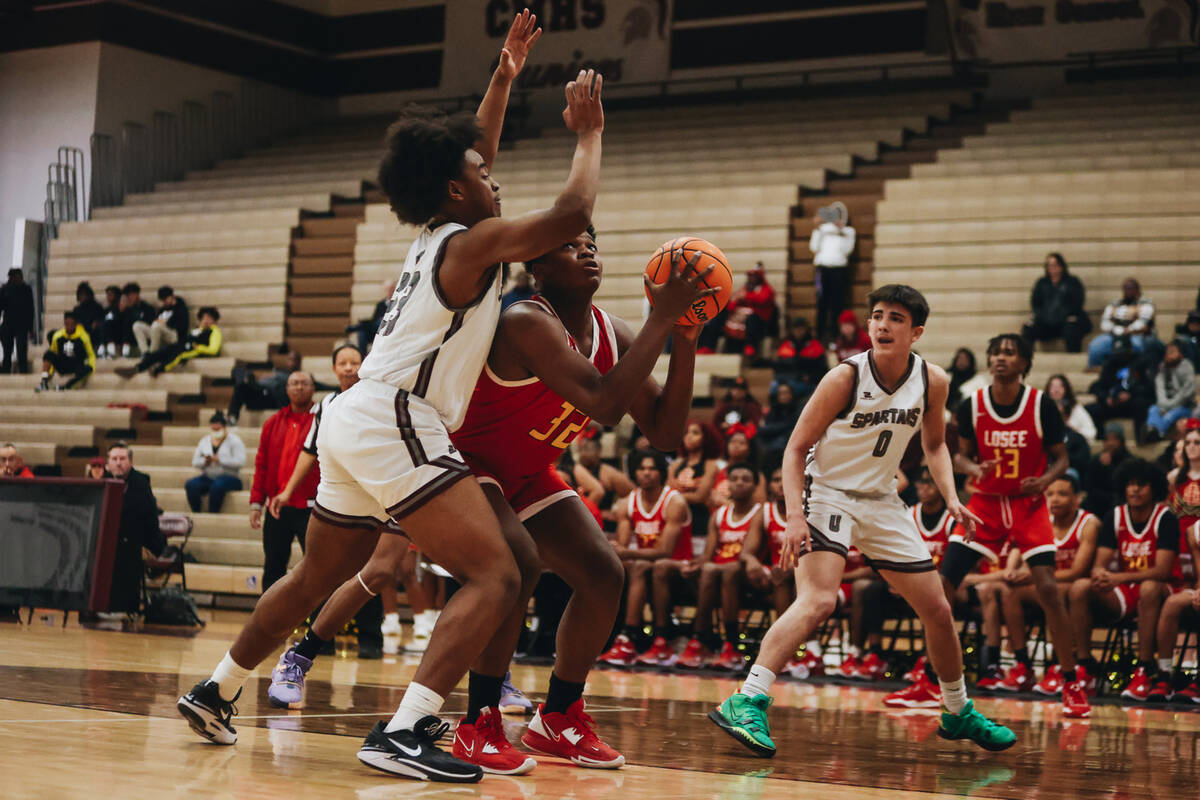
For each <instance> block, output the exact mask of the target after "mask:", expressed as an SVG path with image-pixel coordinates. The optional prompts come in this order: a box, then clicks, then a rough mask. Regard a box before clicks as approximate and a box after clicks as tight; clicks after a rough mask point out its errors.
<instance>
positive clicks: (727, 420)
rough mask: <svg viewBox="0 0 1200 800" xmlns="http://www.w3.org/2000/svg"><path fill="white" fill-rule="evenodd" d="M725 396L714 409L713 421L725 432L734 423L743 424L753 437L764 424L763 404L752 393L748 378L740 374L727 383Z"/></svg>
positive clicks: (747, 432) (748, 433)
mask: <svg viewBox="0 0 1200 800" xmlns="http://www.w3.org/2000/svg"><path fill="white" fill-rule="evenodd" d="M726 385H727V387H728V388H726V390H725V394H724V396H723V397H722V398H721V400H720V402H718V403H717V405H716V408H714V409H713V416H712V421H713V424H714V425H716V426H717V429H718V430H720V431H721V432H722V433H725V432H726V431H728V430H729V428H730V427H731V426H733V425H738V424H740V425H742V427H743V429H744V430H745V431H746V434H747V435H748V436H749V437H750V438H751V439H753V438H754V436H755V435H756V434H757V433H758V426H759V425H760V424H762V418H763V410H762V405H761V404H760V403H759V402H758V401H757V400H755V399H754V395H752V394H750V390H749V388H747V386H746V379H745V378H743V377H741V376H740V375H739V376H738V377H736V378H734V379H733V380H732V381H730V382H729V383H728V384H726Z"/></svg>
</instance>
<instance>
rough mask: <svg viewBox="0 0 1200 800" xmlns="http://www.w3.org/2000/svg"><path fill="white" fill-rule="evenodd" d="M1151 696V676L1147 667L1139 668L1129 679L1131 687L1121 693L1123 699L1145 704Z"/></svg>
mask: <svg viewBox="0 0 1200 800" xmlns="http://www.w3.org/2000/svg"><path fill="white" fill-rule="evenodd" d="M1149 696H1150V676H1149V675H1147V674H1146V668H1145V667H1138V668H1137V669H1135V670H1134V671H1133V677H1132V678H1130V679H1129V685H1128V686H1126V687H1125V691H1123V692H1121V697H1124V698H1125V699H1126V700H1136V701H1138V702H1139V703H1144V702H1146V698H1147V697H1149Z"/></svg>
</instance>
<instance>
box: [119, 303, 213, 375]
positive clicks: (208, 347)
mask: <svg viewBox="0 0 1200 800" xmlns="http://www.w3.org/2000/svg"><path fill="white" fill-rule="evenodd" d="M198 313H199V315H200V327H198V328H193V329H192V330H191V331H188V334H187V336H186V337H185V338H184V339H183V340H182V341H178V342H175V344H169V345H166V346H165V347H163V348H161V349H159V350H154V351H152V352H150V353H146V354H145V355H144V356H142V359H141V360H140V361H138V363H137V366H136V367H118V368H117V369H116V370H114V372H116V373H117V374H118V375H120V376H121V377H122V378H130V377H133V376H134V375H135V374H137V373H139V372H145V371H146V370H150V374H151V375H153V376H155V377H158V376H159V375H161V374H163V373H164V372H170V371H171V370H173V369H175V368H176V367H178V366H179V365H180V364H182V363H183V362H185V361H190V360H192V359H193V358H199V357H204V358H213V357H215V356H218V355H220V353H221V345H222V343H223V340H224V337H223V336H222V335H221V329H220V328H219V327H217V320H219V319H220V318H221V312H220V311H218V310H217V309H216V308H214V307H213V306H203V307H202V308H201V309H200V311H199V312H198Z"/></svg>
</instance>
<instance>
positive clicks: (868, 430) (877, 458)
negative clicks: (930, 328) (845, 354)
mask: <svg viewBox="0 0 1200 800" xmlns="http://www.w3.org/2000/svg"><path fill="white" fill-rule="evenodd" d="M842 363H843V364H849V365H850V366H851V367H853V368H854V387H853V388H852V390H851V393H850V400H849V401H848V402H847V404H846V407H845V408H844V409H842V411H841V413H839V414H838V416H837V419H835V420H834V421H833V424H831V425H830V426H829V427H828V428H827V429H826V431H825V433H824V434H823V435H822V436H821V438H820V439H819V440H817V443H816V444H815V445H813V448H812V450H811V451H810V452H809V454H808V464H807V466H806V468H805V478H806V480H808V481H812V482H814V483H817V484H819V485H821V486H825V487H828V488H831V489H838V490H840V491H844V492H851V493H853V494H863V495H884V494H894V493H895V491H896V470H897V469H898V468H899V466H900V459H901V457H902V456H903V455H904V451H905V450H906V449H907V448H908V443H909V441H910V440H911V439H912V437H913V434H914V433H916V432H917V431H919V430H920V428H921V418H922V417H923V416H924V414H925V411H926V406H927V405H928V403H929V396H928V395H929V373H928V370H927V368H926V366H925V362H924V361H923V360H922V359H921V357H920V356H918V355H917V354H916V353H912V354H911V355H910V356H909V358H908V370H907V371H906V372H905V373H904V377H903V378H901V379H900V385H899V386H898V387H897V388H896V389H895V391H891V392H889V391H887V390H886V389H884V388H883V386H882V380H881V378H880V377H879V374H878V373H877V372H876V371H875V361H874V358H873V357H872V355H871V351H870V350H868V351H867V352H865V353H859V354H858V355H856V356H851V357H850V358H848V359H846V360H845V361H843V362H842Z"/></svg>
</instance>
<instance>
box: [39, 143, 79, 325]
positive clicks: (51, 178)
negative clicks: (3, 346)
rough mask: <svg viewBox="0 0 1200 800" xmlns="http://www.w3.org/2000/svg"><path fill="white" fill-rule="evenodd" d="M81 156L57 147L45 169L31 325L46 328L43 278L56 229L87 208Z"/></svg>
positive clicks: (74, 151)
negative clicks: (44, 187)
mask: <svg viewBox="0 0 1200 800" xmlns="http://www.w3.org/2000/svg"><path fill="white" fill-rule="evenodd" d="M84 175H85V172H84V154H83V151H82V150H80V149H79V148H78V147H66V146H63V147H60V148H58V153H57V154H56V156H55V159H54V162H53V163H52V164H50V165H49V166H48V167H47V168H46V201H45V203H44V204H43V207H42V211H43V214H44V217H45V222H44V223H43V224H42V236H41V247H40V252H39V253H38V265H37V275H36V276H35V277H34V280H33V281H32V283H33V294H34V307H35V312H34V326H35V329H36V330H38V331H42V330H44V328H45V315H46V314H45V309H46V278H47V267H48V261H49V256H50V241H51V240H52V239H56V238H58V226H59V225H60V224H62V223H64V222H76V221H78V220H79V219H80V218H81V217H80V214H81V213H83V214H86V213H87V208H88V193H87V185H86V183H85V178H84Z"/></svg>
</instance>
